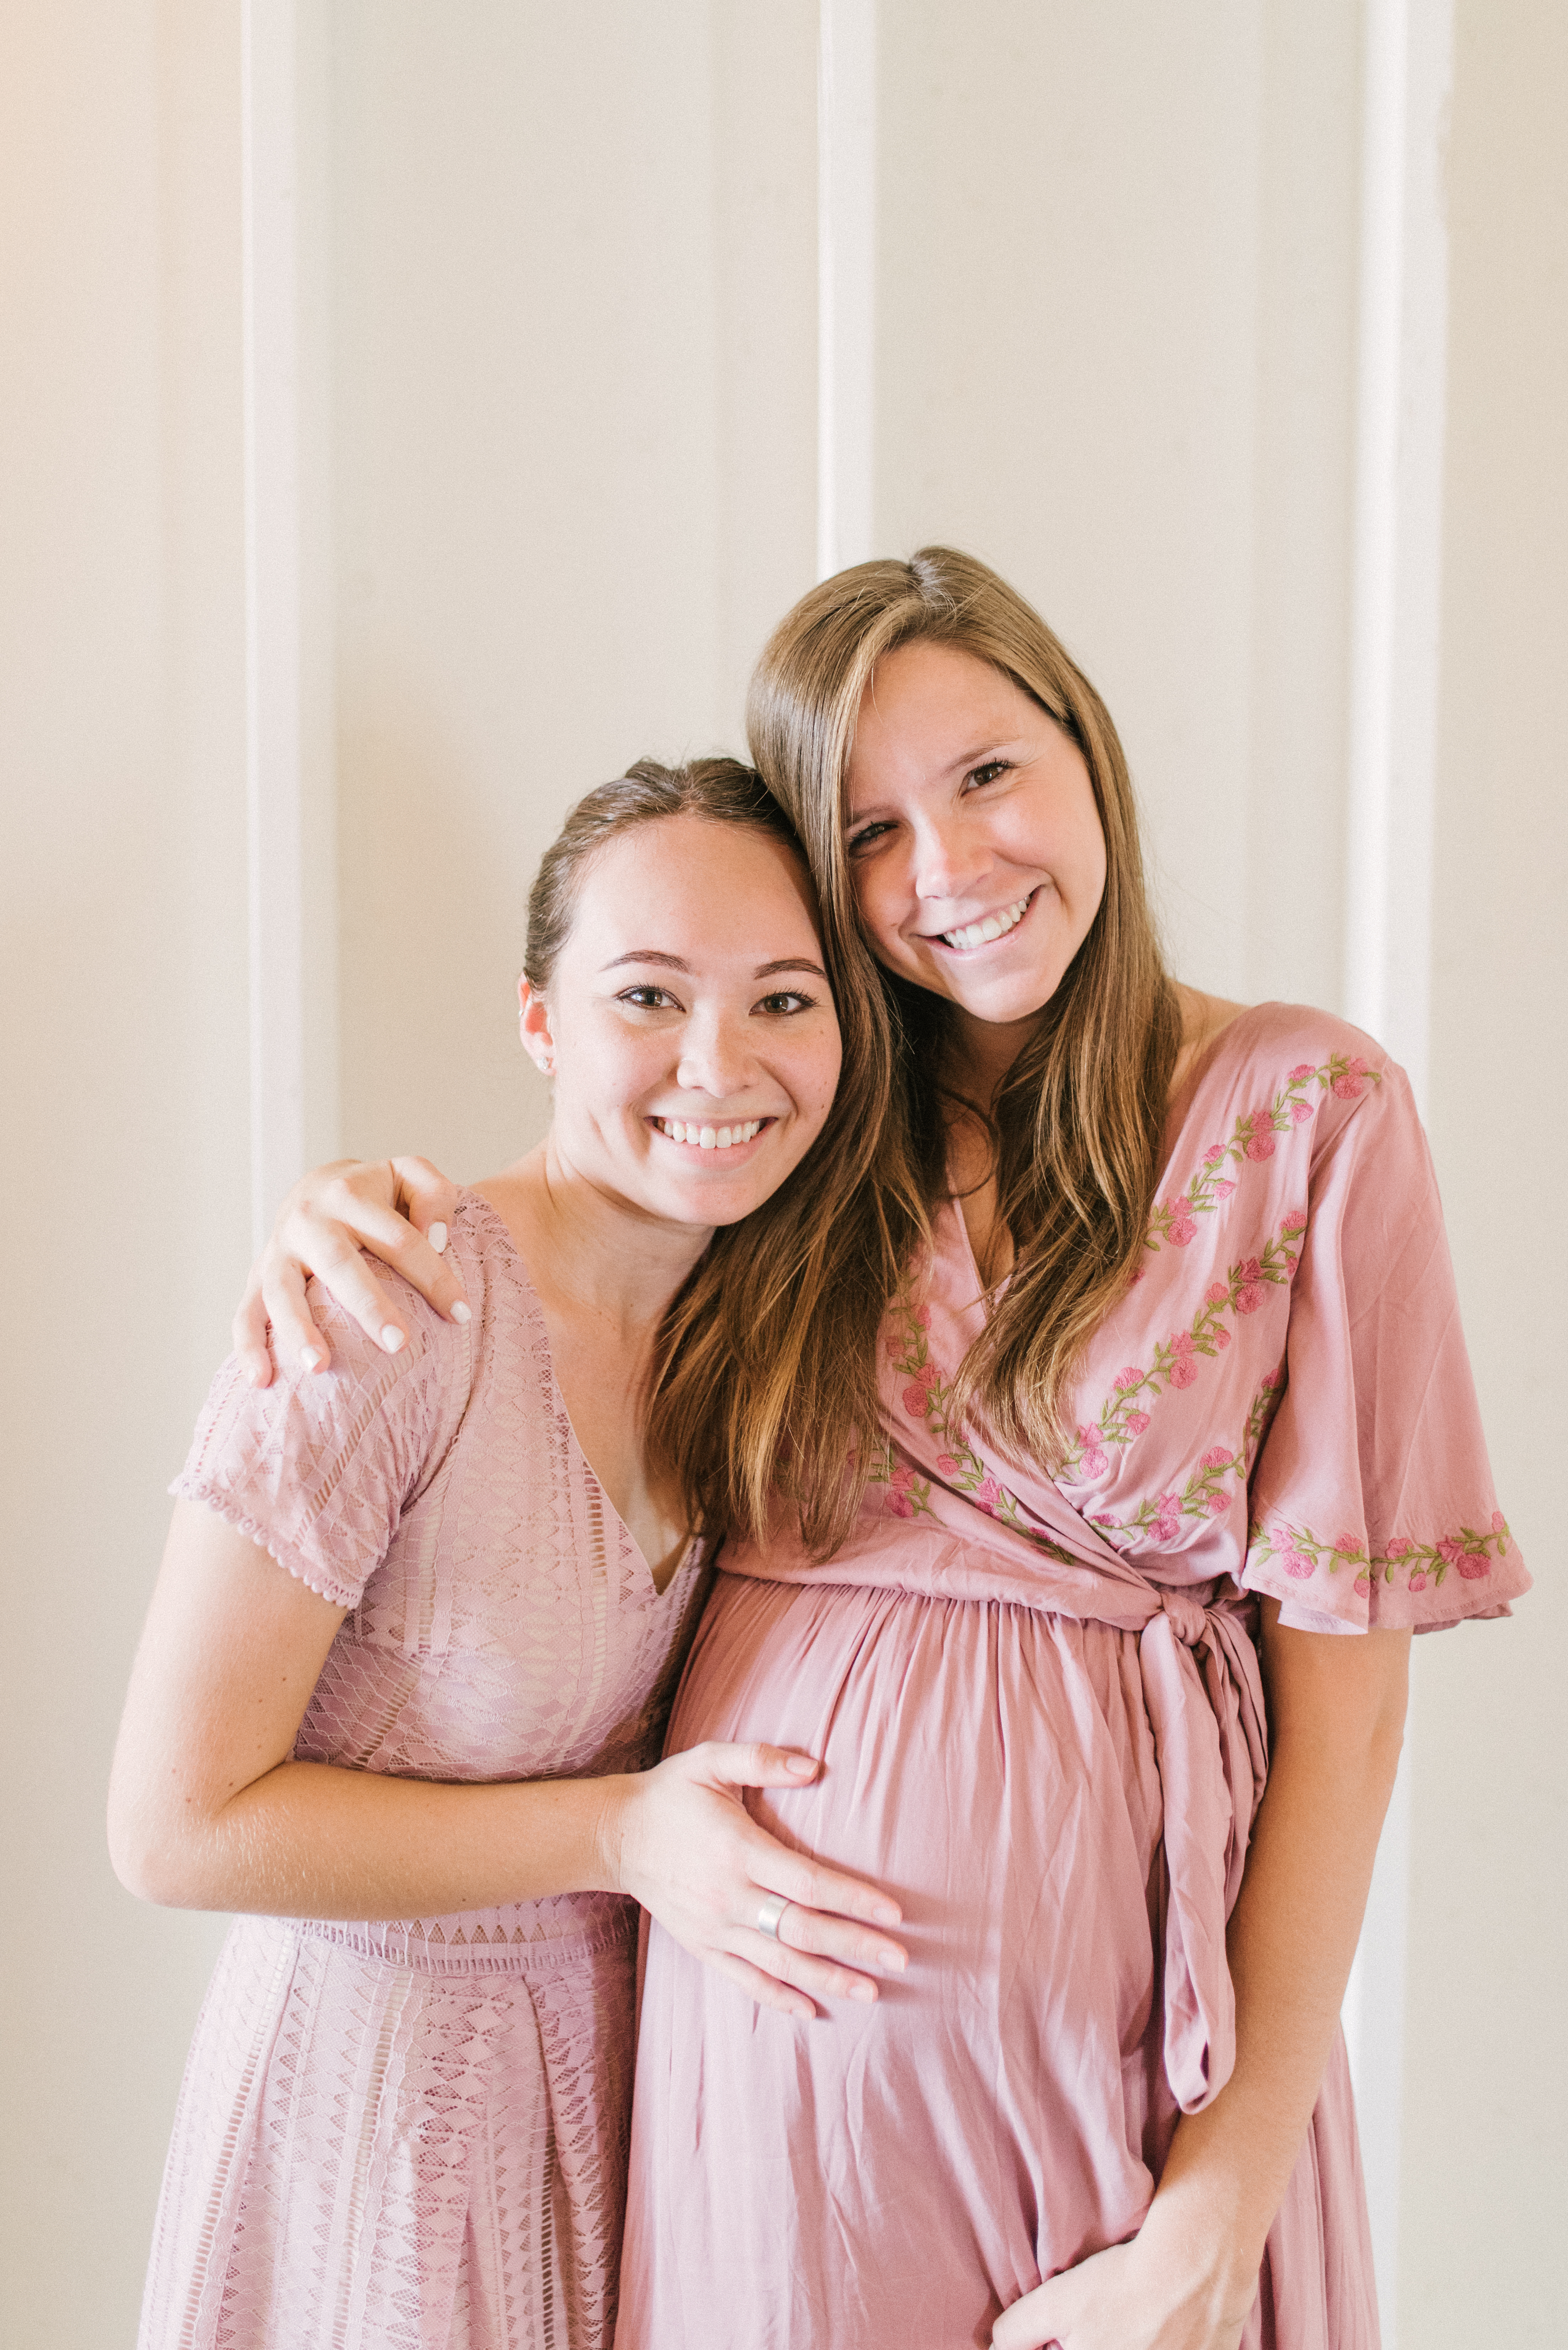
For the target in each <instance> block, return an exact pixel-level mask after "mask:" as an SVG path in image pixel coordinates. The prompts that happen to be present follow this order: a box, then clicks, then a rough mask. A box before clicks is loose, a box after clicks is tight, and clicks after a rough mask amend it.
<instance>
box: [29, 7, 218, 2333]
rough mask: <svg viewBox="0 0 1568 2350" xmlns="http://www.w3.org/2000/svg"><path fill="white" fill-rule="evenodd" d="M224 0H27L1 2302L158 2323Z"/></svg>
mask: <svg viewBox="0 0 1568 2350" xmlns="http://www.w3.org/2000/svg"><path fill="white" fill-rule="evenodd" d="M236 86H237V85H236V69H235V42H234V26H233V25H232V24H229V23H227V22H226V21H225V16H224V13H223V12H220V11H215V10H213V9H211V8H208V7H206V6H203V5H196V4H195V0H190V5H163V6H153V5H129V0H128V4H127V5H117V6H113V7H109V6H102V5H91V0H51V5H50V6H49V7H48V8H47V9H37V8H34V9H27V8H13V9H9V10H6V11H5V12H4V14H3V16H0V315H3V317H4V321H5V324H4V347H5V359H4V365H3V368H0V447H3V448H4V450H5V491H4V499H5V511H4V514H3V515H0V644H3V646H4V656H3V659H0V762H3V773H4V789H5V827H4V836H5V850H4V854H3V855H0V888H3V889H4V915H3V919H0V941H3V944H0V953H3V956H4V981H3V988H4V1004H5V1012H4V1020H3V1024H0V1037H3V1050H4V1056H5V1057H4V1075H3V1076H0V1101H3V1102H4V1104H5V1138H6V1161H7V1165H8V1167H9V1168H10V1170H11V1183H10V1187H9V1196H8V1199H7V1203H6V1211H5V1219H6V1224H7V1228H8V1231H9V1233H10V1236H11V1263H10V1269H9V1274H8V1276H7V1280H6V1291H7V1302H6V1314H5V1347H4V1352H3V1357H0V1377H3V1378H4V1381H5V1393H4V1401H3V1404H0V1427H3V1428H4V1430H5V1475H4V1478H3V1479H0V1511H3V1513H4V1525H5V1534H4V1553H5V1653H6V1673H5V1708H4V1736H5V1805H4V1821H5V1887H6V1906H7V1919H6V1930H5V1936H4V1938H3V1953H4V1955H3V1957H0V1966H3V1968H4V1978H3V1988H0V2033H4V2043H5V2127H4V2129H0V2338H3V2339H4V2340H5V2342H6V2343H7V2344H15V2345H17V2350H34V2345H38V2350H44V2345H47V2350H119V2345H129V2344H130V2342H131V2341H132V2340H133V2339H134V2334H135V2317H136V2308H137V2303H138V2300H139V2297H140V2275H141V2269H142V2266H143V2263H144V2262H145V2258H146V2245H147V2241H148V2234H149V2230H150V2227H151V2217H152V2208H153V2202H154V2199H155V2197H156V2193H157V2185H158V2176H159V2171H160V2168H161V2161H162V2146H163V2144H164V2143H165V2142H166V2140H167V2137H168V2129H169V2122H170V2117H171V2113H172V2109H173V2096H174V2090H175V2087H176V2085H177V2084H178V2080H179V2066H180V2062H181V2051H182V2043H184V2041H185V2040H186V2039H187V2038H188V2037H189V2033H190V2028H191V2022H192V2016H193V2014H194V2011H195V2006H196V2003H197V2002H198V2001H199V1999H200V1997H201V1992H202V1985H203V1984H204V1982H205V1980H206V1976H207V1972H208V1970H209V1967H210V1965H211V1960H212V1954H213V1949H214V1947H215V1931H214V1928H213V1922H212V1921H211V1920H208V1919H204V1918H184V1917H176V1916H171V1915H165V1914H161V1913H157V1912H154V1911H152V1910H151V1909H146V1908H142V1907H141V1906H140V1904H139V1903H137V1902H135V1901H133V1900H131V1898H130V1896H129V1895H127V1894H125V1893H122V1892H121V1891H120V1889H119V1886H118V1885H117V1884H116V1883H115V1881H114V1879H113V1877H112V1876H111V1875H110V1872H109V1862H108V1859H107V1857H106V1856H105V1852H104V1842H103V1826H102V1820H103V1798H104V1783H105V1779H106V1776H107V1773H108V1768H109V1751H110V1746H111V1744H112V1741H113V1737H114V1731H115V1725H116V1722H117V1721H118V1718H119V1705H120V1700H121V1697H122V1695H123V1691H124V1686H125V1676H126V1671H127V1668H128V1665H129V1661H130V1649H131V1646H132V1643H133V1642H134V1640H135V1638H136V1633H137V1630H138V1627H139V1626H140V1618H141V1615H142V1612H143V1609H144V1607H145V1605H146V1594H147V1589H148V1586H149V1582H150V1579H151V1570H152V1567H153V1565H154V1564H155V1562H156V1559H157V1556H158V1553H159V1551H160V1549H161V1544H162V1534H163V1527H164V1524H165V1523H166V1520H167V1513H168V1504H167V1503H166V1502H165V1501H164V1499H163V1491H162V1489H163V1486H164V1484H165V1482H167V1480H168V1478H169V1477H170V1476H171V1474H172V1473H173V1471H174V1470H175V1469H176V1468H177V1467H178V1465H179V1461H180V1459H181V1457H182V1450H183V1447H184V1444H185V1442H186V1440H187V1438H188V1433H189V1428H190V1422H191V1419H192V1414H193V1412H194V1409H195V1408H196V1405H197V1403H198V1402H199V1400H200V1399H201V1396H202V1393H203V1391H204V1389H205V1386H206V1383H207V1380H208V1378H210V1376H211V1368H212V1365H213V1358H214V1357H215V1355H216V1354H217V1353H219V1352H220V1351H221V1350H222V1347H223V1327H224V1322H225V1319H226V1315H227V1313H228V1310H229V1301H230V1299H231V1298H232V1296H233V1294H234V1284H235V1281H236V1279H238V1278H239V1277H240V1276H241V1275H242V1274H243V1271H244V1262H245V1256H246V1253H247V1247H246V1232H245V1208H244V1199H245V1180H246V1156H247V1138H246V1127H245V1019H246V1011H245V927H244V925H245V869H244V708H243V675H244V648H243V641H242V608H241V582H240V554H241V548H240V523H241V494H240V477H239V465H240V438H239V433H240V410H239V390H240V372H239V309H238V300H237V261H238V250H239V210H238V202H239V181H238V118H237V113H236V110H235V106H234V92H235V88H236Z"/></svg>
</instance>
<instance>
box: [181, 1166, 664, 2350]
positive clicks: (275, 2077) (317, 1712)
mask: <svg viewBox="0 0 1568 2350" xmlns="http://www.w3.org/2000/svg"><path fill="white" fill-rule="evenodd" d="M452 1254H453V1258H454V1260H455V1262H456V1264H457V1268H458V1270H459V1272H460V1274H462V1280H463V1283H464V1285H465V1287H466V1289H467V1293H468V1296H469V1300H470V1303H471V1305H472V1309H473V1320H472V1323H471V1324H470V1325H469V1326H468V1327H467V1328H466V1330H460V1329H458V1328H456V1327H454V1326H452V1325H449V1324H447V1323H444V1322H441V1320H439V1319H438V1317H437V1316H436V1315H433V1314H432V1313H431V1312H430V1311H429V1310H428V1309H427V1308H425V1307H424V1306H423V1305H422V1304H421V1301H419V1300H418V1299H417V1298H413V1297H412V1296H411V1295H410V1315H411V1319H412V1323H413V1338H412V1343H411V1344H410V1346H409V1347H406V1348H405V1349H404V1350H403V1352H402V1353H400V1354H399V1355H396V1356H390V1357H389V1356H385V1355H382V1354H381V1353H380V1352H379V1350H378V1349H376V1348H375V1347H372V1346H371V1345H370V1343H369V1341H368V1340H367V1339H366V1338H365V1337H364V1336H363V1335H362V1334H361V1333H360V1332H359V1331H358V1328H357V1326H355V1325H354V1324H352V1323H351V1322H349V1321H348V1319H347V1317H346V1316H344V1315H341V1314H338V1313H337V1312H336V1311H335V1310H334V1309H332V1308H331V1307H330V1305H328V1302H327V1299H326V1298H325V1296H324V1295H321V1293H319V1292H317V1295H316V1301H315V1305H316V1311H317V1313H318V1314H320V1313H322V1312H324V1311H325V1312H326V1313H327V1316H328V1321H329V1326H330V1330H331V1336H332V1345H333V1349H334V1360H333V1364H332V1367H331V1369H330V1371H329V1372H327V1373H326V1374H323V1375H322V1376H321V1377H320V1378H305V1377H300V1378H284V1379H282V1380H280V1381H279V1382H278V1383H276V1384H275V1386H274V1387H273V1388H270V1389H267V1390H265V1391H264V1392H262V1393H260V1394H256V1393H254V1392H253V1391H252V1390H251V1389H250V1388H248V1387H247V1386H246V1385H245V1383H244V1380H243V1379H242V1378H240V1376H239V1375H238V1373H237V1371H236V1370H235V1368H234V1365H233V1363H230V1364H228V1365H226V1366H225V1367H224V1368H223V1370H222V1371H221V1372H220V1373H219V1375H218V1378H217V1382H216V1384H215V1386H214V1388H213V1393H212V1396H211V1398H210V1399H209V1401H208V1404H207V1407H206V1409H205V1411H204V1412H203V1414H202V1419H201V1423H200V1426H199V1427H198V1430H197V1432H196V1438H195V1441H194V1444H193V1445H192V1451H191V1456H190V1459H189V1461H187V1463H186V1466H185V1469H184V1471H183V1473H182V1475H181V1477H180V1478H179V1479H178V1481H177V1482H176V1483H175V1485H174V1487H173V1491H174V1492H176V1493H177V1494H180V1495H182V1496H183V1497H184V1498H186V1499H188V1500H192V1501H198V1502H203V1503H207V1504H208V1505H209V1506H210V1507H211V1508H213V1509H214V1510H216V1511H218V1512H219V1513H220V1514H221V1515H222V1516H223V1517H224V1518H226V1519H227V1520H228V1521H229V1522H230V1523H232V1524H234V1525H235V1526H238V1527H239V1528H240V1529H241V1531H242V1532H244V1533H245V1534H249V1535H250V1536H251V1538H252V1540H253V1541H255V1542H258V1543H260V1544H264V1545H265V1548H266V1549H267V1550H268V1551H269V1552H270V1553H271V1554H272V1555H273V1556H274V1557H275V1559H277V1560H278V1562H279V1564H280V1565H281V1566H283V1567H286V1568H287V1570H288V1571H289V1573H291V1574H293V1575H298V1576H300V1577H301V1579H302V1580H303V1581H304V1582H306V1583H307V1584H309V1585H310V1586H311V1587H312V1589H314V1590H317V1591H319V1592H322V1593H324V1594H325V1595H326V1596H327V1597H328V1598H330V1599H332V1600H334V1601H335V1602H336V1603H337V1605H338V1606H340V1607H347V1608H348V1610H349V1611H350V1612H349V1613H348V1616H347V1617H345V1619H344V1622H343V1626H342V1628H341V1630H340V1631H339V1633H338V1635H337V1639H336V1641H335V1642H334V1645H333V1648H332V1650H331V1653H330V1655H329V1656H328V1658H327V1665H326V1668H325V1669H324V1671H323V1673H322V1675H321V1679H320V1680H319V1682H318V1683H317V1688H316V1690H315V1693H314V1695H313V1697H312V1699H311V1701H310V1705H309V1708H308V1710H307V1711H306V1716H305V1720H304V1722H303V1724H302V1725H301V1728H300V1731H299V1737H298V1740H297V1742H296V1747H295V1752H296V1755H297V1756H299V1757H302V1758H307V1759H309V1760H312V1761H317V1762H325V1763H342V1764H347V1765H348V1766H349V1767H350V1768H352V1769H354V1770H359V1771H384V1772H389V1773H395V1774H397V1775H400V1776H402V1777H405V1778H418V1779H439V1780H448V1781H465V1780H502V1779H527V1778H535V1777H545V1776H549V1777H561V1776H567V1775H578V1774H587V1773H601V1772H618V1771H627V1770H637V1769H640V1768H642V1767H644V1766H645V1765H646V1764H648V1763H650V1762H651V1761H653V1760H655V1759H656V1758H657V1755H658V1751H659V1739H660V1736H661V1732H662V1730H663V1724H664V1718H665V1713H666V1711H667V1700H668V1695H669V1691H670V1688H671V1687H672V1685H673V1680H674V1676H675V1672H676V1670H677V1669H678V1668H679V1664H680V1658H681V1655H682V1654H683V1651H684V1648H685V1645H686V1636H687V1634H688V1632H689V1630H690V1627H691V1624H692V1622H693V1621H694V1620H695V1616H696V1611H697V1607H698V1605H699V1604H700V1600H701V1569H700V1565H699V1562H698V1560H697V1559H696V1557H695V1556H694V1555H693V1556H691V1557H689V1558H688V1559H687V1560H686V1561H685V1562H683V1564H682V1565H681V1567H680V1571H679V1573H678V1574H677V1575H676V1576H675V1578H674V1580H673V1582H671V1584H670V1586H669V1587H668V1588H667V1589H666V1590H665V1591H664V1592H663V1593H662V1595H661V1594H659V1592H657V1591H656V1590H655V1588H654V1585H653V1580H652V1577H651V1576H650V1575H649V1569H648V1566H647V1565H646V1563H645V1561H644V1559H643V1557H642V1555H641V1553H640V1552H639V1549H638V1548H637V1546H636V1544H634V1543H633V1541H632V1539H631V1537H630V1535H629V1534H628V1532H627V1530H626V1528H625V1526H624V1525H623V1524H622V1523H621V1522H620V1520H619V1518H618V1516H617V1515H616V1513H615V1511H614V1510H613V1509H612V1508H611V1506H610V1504H609V1503H608V1501H607V1499H606V1496H605V1494H604V1492H603V1491H602V1490H601V1488H600V1486H599V1484H598V1482H597V1480H596V1478H595V1477H594V1475H593V1472H592V1471H591V1470H590V1469H589V1467H588V1465H587V1461H585V1460H584V1458H583V1455H582V1453H581V1452H580V1451H579V1450H578V1448H577V1444H576V1440H575V1438H574V1436H573V1434H572V1430H571V1427H570V1424H569V1422H568V1420H567V1418H566V1409H565V1407H564V1405H563V1403H562V1400H561V1396H560V1391H559V1389H558V1388H557V1387H556V1380H555V1376H554V1373H553V1371H552V1368H551V1361H550V1350H549V1345H548V1341H547V1338H546V1336H545V1324H544V1318H543V1316H542V1315H541V1313H540V1310H539V1306H538V1303H537V1300H536V1299H535V1295H534V1292H533V1289H532V1288H531V1286H530V1284H529V1282H528V1279H527V1275H526V1274H525V1272H524V1267H523V1264H522V1262H521V1260H520V1258H519V1257H518V1254H517V1252H516V1250H515V1248H514V1245H513V1243H512V1241H511V1239H510V1237H509V1235H508V1233H507V1232H506V1229H505V1227H504V1224H503V1223H502V1222H501V1220H500V1218H499V1217H498V1216H497V1215H496V1214H495V1213H494V1211H493V1210H492V1209H491V1208H490V1207H489V1206H487V1205H486V1203H485V1202H484V1201H483V1200H481V1199H480V1198H478V1197H477V1195H475V1194H473V1193H472V1192H471V1193H467V1194H465V1195H464V1198H463V1201H462V1205H461V1207H460V1209H459V1211H458V1212H457V1215H456V1217H455V1219H454V1221H453V1224H452ZM636 1930H637V1911H636V1908H635V1907H634V1905H632V1904H631V1903H629V1902H628V1901H624V1900H621V1899H619V1898H616V1897H614V1896H610V1895H602V1894H573V1895H567V1896H563V1897H561V1898H556V1899H553V1900H543V1901H523V1902H514V1903H512V1904H509V1905H508V1906H506V1907H505V1908H499V1909H485V1910H476V1911H472V1912H470V1913H467V1914H465V1915H463V1916H460V1917H448V1918H433V1917H432V1918H391V1919H379V1920H373V1921H369V1922H363V1921H361V1922H348V1921H338V1920H331V1919H308V1920H290V1919H273V1918H240V1919H239V1920H238V1921H237V1922H236V1924H235V1925H234V1929H233V1931H232V1932H231V1934H230V1936H229V1939H228V1942H227V1944H226V1946H225V1949H224V1950H223V1956H222V1958H221V1959H220V1960H219V1964H218V1968H217V1971H216V1973H215V1975H214V1977H213V1984H212V1988H211V1990H210V1991H209V1992H208V1995H207V2000H206V2004H205V2006H204V2007H203V2009H202V2017H201V2021H200V2022H199V2024H198V2026H197V2029H196V2037H195V2043H194V2046H193V2047H192V2052H191V2058H190V2063H189V2065H188V2067H187V2070H186V2074H185V2083H184V2087H183V2090H182V2095H181V2100H180V2106H179V2111H178V2116H177V2118H176V2121H175V2126H174V2137H173V2144H172V2147H171V2151H170V2156H169V2163H168V2168H167V2171H166V2174H165V2178H164V2183H163V2193H162V2199H161V2204H160V2207H159V2213H158V2223H157V2234H156V2239H155V2242H154V2246H153V2252H152V2262H151V2272H150V2275H149V2278H148V2282H147V2291H146V2298H145V2302H144V2305H143V2313H142V2324H141V2336H140V2339H141V2342H142V2344H143V2345H145V2350H176V2345H178V2350H209V2345H210V2350H220V2345H223V2350H231V2345H232V2350H261V2345H268V2350H416V2345H417V2346H418V2350H425V2345H442V2350H447V2345H451V2350H464V2345H470V2350H503V2345H505V2350H546V2345H560V2350H566V2345H570V2350H597V2345H602V2344H604V2343H606V2342H607V2340H608V2337H609V2333H610V2329H611V2327H612V2326H613V2324H614V2314H615V2306H614V2305H615V2279H616V2262H617V2259H618V2251H619V2246H620V2233H621V2211H622V2199H623V2194H624V2186H625V2168H626V2147H627V2135H628V2106H629V2101H630V2093H631V2055H632V2031H633V1998H634V1972H635V1960H636Z"/></svg>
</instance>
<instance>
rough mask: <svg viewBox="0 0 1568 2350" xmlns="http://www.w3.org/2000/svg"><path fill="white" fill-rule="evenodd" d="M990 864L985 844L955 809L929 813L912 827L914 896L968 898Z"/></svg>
mask: <svg viewBox="0 0 1568 2350" xmlns="http://www.w3.org/2000/svg"><path fill="white" fill-rule="evenodd" d="M990 864H991V857H990V854H989V852H988V850H987V849H986V847H985V845H984V843H983V842H982V841H981V840H980V839H979V838H977V837H976V836H975V833H974V831H973V829H972V827H970V826H968V825H966V824H965V823H964V821H963V819H962V817H961V816H960V815H959V814H958V813H957V811H956V810H954V811H951V812H944V813H943V814H942V815H940V816H927V817H925V818H924V820H923V821H922V822H920V823H919V824H918V825H917V826H916V827H915V837H914V880H915V895H916V897H917V898H931V899H954V898H963V897H967V896H968V895H969V894H970V892H971V890H972V889H974V888H975V887H976V885H977V884H978V883H979V882H980V881H981V880H982V879H984V877H985V874H986V872H987V870H988V868H989V867H990Z"/></svg>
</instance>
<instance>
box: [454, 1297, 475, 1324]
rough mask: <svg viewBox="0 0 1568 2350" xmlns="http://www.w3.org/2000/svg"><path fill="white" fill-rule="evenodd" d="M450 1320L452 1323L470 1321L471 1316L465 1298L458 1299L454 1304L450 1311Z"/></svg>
mask: <svg viewBox="0 0 1568 2350" xmlns="http://www.w3.org/2000/svg"><path fill="white" fill-rule="evenodd" d="M472 1319H473V1315H472V1312H471V1311H470V1309H469V1305H468V1300H467V1299H466V1298H465V1297H460V1298H458V1299H457V1300H456V1302H455V1303H454V1305H453V1306H452V1320H453V1321H454V1322H472Z"/></svg>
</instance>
